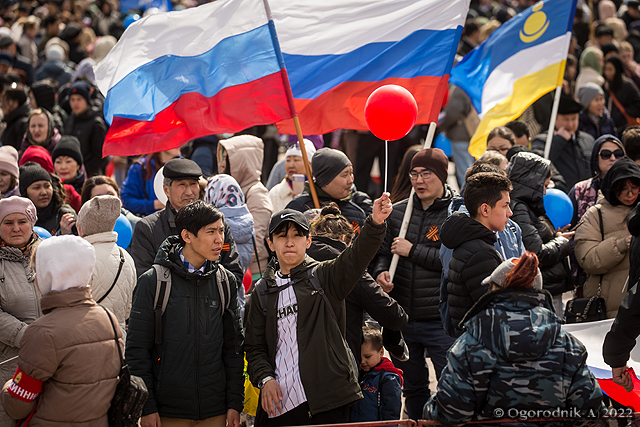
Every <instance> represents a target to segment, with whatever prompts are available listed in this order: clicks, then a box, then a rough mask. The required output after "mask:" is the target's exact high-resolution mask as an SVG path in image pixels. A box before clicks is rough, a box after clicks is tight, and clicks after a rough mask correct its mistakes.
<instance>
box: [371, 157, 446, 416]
mask: <svg viewBox="0 0 640 427" xmlns="http://www.w3.org/2000/svg"><path fill="white" fill-rule="evenodd" d="M448 166H449V161H448V159H447V156H446V155H445V154H444V152H443V151H442V150H440V149H437V148H428V149H424V150H421V151H419V152H418V153H416V155H415V156H414V157H413V159H412V161H411V169H410V171H409V177H410V178H411V185H412V186H413V189H414V190H415V195H414V196H413V211H412V215H411V220H410V222H409V228H408V230H407V235H406V237H405V238H400V237H397V236H398V234H399V232H400V227H401V225H402V219H403V217H404V213H405V211H406V209H407V203H408V199H406V200H403V201H401V202H398V203H396V204H395V205H394V207H393V212H392V213H391V215H390V216H389V218H388V219H387V235H386V238H385V241H384V243H383V244H382V246H381V248H380V250H379V251H378V255H377V257H376V259H375V261H374V263H373V264H372V268H371V275H372V276H373V277H375V278H377V279H376V280H377V281H378V283H379V284H380V286H381V287H382V289H384V290H385V291H386V292H387V293H389V295H390V296H391V297H393V298H394V299H395V300H396V301H398V303H399V304H400V305H401V306H402V308H404V310H405V311H406V312H407V313H408V314H409V323H407V326H406V327H405V328H404V329H403V330H402V333H403V334H404V340H405V342H406V344H407V346H408V347H409V360H408V361H404V362H401V361H399V360H398V359H395V360H394V361H393V362H394V364H395V365H396V366H397V367H399V368H400V369H402V370H403V371H404V387H403V390H404V394H405V397H406V406H407V412H408V414H409V418H411V419H418V418H420V417H421V416H422V408H423V407H424V404H425V403H426V401H427V399H428V398H429V394H430V393H429V372H428V369H427V368H426V365H425V360H424V352H425V349H426V350H427V351H428V353H429V357H430V358H431V361H432V362H433V365H434V367H435V370H436V376H437V377H438V378H440V372H441V371H442V369H443V368H444V367H445V366H446V363H447V362H446V353H447V351H448V350H449V347H450V346H451V344H452V343H453V341H454V340H453V338H451V337H449V336H448V335H447V334H446V333H445V331H444V327H443V326H442V321H441V319H440V312H439V300H440V276H441V274H442V264H441V262H440V258H439V255H440V227H441V225H442V223H443V222H444V220H445V219H446V218H447V214H448V212H447V208H448V206H449V203H450V202H451V200H452V199H453V198H454V197H457V196H458V194H457V193H456V191H455V190H453V189H452V188H451V187H449V185H447V184H446V180H447V176H448ZM394 254H398V255H400V261H399V262H398V268H397V270H396V273H395V276H394V279H393V282H391V280H390V275H389V265H390V264H391V258H392V257H393V255H394ZM392 356H393V355H392Z"/></svg>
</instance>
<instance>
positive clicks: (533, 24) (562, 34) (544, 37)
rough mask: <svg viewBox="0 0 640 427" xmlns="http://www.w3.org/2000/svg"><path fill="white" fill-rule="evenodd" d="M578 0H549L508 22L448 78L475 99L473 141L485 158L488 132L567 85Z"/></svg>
mask: <svg viewBox="0 0 640 427" xmlns="http://www.w3.org/2000/svg"><path fill="white" fill-rule="evenodd" d="M576 2H577V0H544V1H540V2H538V3H536V4H535V5H533V6H531V7H530V8H528V9H527V10H525V11H524V12H521V13H519V14H518V15H516V16H515V17H514V18H512V19H510V20H509V21H507V22H506V23H504V24H503V25H502V26H501V27H500V28H498V29H497V30H496V31H494V32H493V34H491V36H489V38H488V39H487V40H485V42H484V43H482V44H481V45H480V46H478V47H477V48H475V49H474V50H472V51H471V52H469V54H467V56H465V57H464V58H463V59H462V61H460V62H459V63H458V65H456V67H455V68H454V69H453V70H452V71H451V78H450V79H449V81H450V82H451V83H453V84H455V85H456V86H458V87H460V88H461V89H463V90H464V91H465V92H466V93H467V95H469V97H470V98H471V102H472V103H473V106H474V107H475V109H476V110H477V111H478V115H479V116H480V119H481V122H480V125H479V126H478V128H477V130H476V132H475V133H474V134H473V137H472V138H471V143H470V144H469V153H471V155H473V156H474V157H476V158H477V157H480V156H481V155H482V153H484V152H485V150H486V147H487V138H486V137H487V135H488V134H489V132H490V131H491V130H492V129H493V128H495V127H497V126H504V124H505V123H507V122H508V121H510V120H514V119H516V118H517V117H519V116H520V115H521V114H522V113H523V112H524V110H526V109H527V107H528V106H529V105H531V104H533V103H534V102H535V101H536V100H537V99H538V98H540V97H541V96H542V95H544V94H546V93H548V92H550V91H552V90H553V89H555V88H556V87H557V86H558V85H561V84H562V77H563V75H564V66H565V63H566V58H567V52H568V48H569V41H570V40H571V28H572V26H573V15H574V12H575V10H576Z"/></svg>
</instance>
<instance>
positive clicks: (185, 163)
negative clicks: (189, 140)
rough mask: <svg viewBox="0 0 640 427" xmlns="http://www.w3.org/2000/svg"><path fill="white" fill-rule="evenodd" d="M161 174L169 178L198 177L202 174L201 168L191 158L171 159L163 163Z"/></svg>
mask: <svg viewBox="0 0 640 427" xmlns="http://www.w3.org/2000/svg"><path fill="white" fill-rule="evenodd" d="M163 175H164V177H165V178H169V179H171V180H177V179H198V178H200V176H201V175H202V169H200V166H198V164H197V163H196V162H194V161H193V160H189V159H171V160H169V161H168V162H167V163H165V165H164V170H163Z"/></svg>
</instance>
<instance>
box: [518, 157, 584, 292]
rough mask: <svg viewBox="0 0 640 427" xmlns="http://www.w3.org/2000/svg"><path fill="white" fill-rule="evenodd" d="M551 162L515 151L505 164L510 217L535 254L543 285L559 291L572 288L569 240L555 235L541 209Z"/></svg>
mask: <svg viewBox="0 0 640 427" xmlns="http://www.w3.org/2000/svg"><path fill="white" fill-rule="evenodd" d="M549 168H550V163H549V161H548V160H545V159H543V158H542V157H540V156H538V155H537V154H533V153H524V152H523V153H518V154H517V155H516V156H514V157H512V158H511V161H510V162H509V166H507V176H508V177H509V179H510V180H511V184H512V185H513V191H511V210H512V211H513V216H512V217H511V219H512V220H513V221H514V222H516V223H517V224H518V225H519V226H520V228H521V229H522V243H524V247H525V248H526V249H527V250H528V251H531V252H533V253H534V254H536V255H537V257H538V261H539V262H540V271H541V272H542V278H543V283H544V285H543V286H544V289H546V290H548V291H549V292H551V294H552V295H560V294H562V293H563V292H565V291H568V290H570V289H571V288H572V283H571V275H570V271H569V264H568V261H567V257H568V256H569V255H570V254H571V244H570V242H569V240H568V239H566V238H564V237H556V236H555V234H556V233H555V228H554V227H553V225H552V224H551V221H550V220H549V218H547V215H546V211H545V209H544V200H543V189H544V181H545V180H546V179H547V177H548V176H549Z"/></svg>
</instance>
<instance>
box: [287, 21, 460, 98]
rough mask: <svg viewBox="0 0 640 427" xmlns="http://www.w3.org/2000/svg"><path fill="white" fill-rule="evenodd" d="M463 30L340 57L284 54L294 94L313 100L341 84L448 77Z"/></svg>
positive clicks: (422, 33)
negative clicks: (454, 46)
mask: <svg viewBox="0 0 640 427" xmlns="http://www.w3.org/2000/svg"><path fill="white" fill-rule="evenodd" d="M461 34H462V27H460V26H459V27H458V28H455V29H448V30H419V31H416V32H413V33H411V34H410V35H409V36H407V37H405V38H404V39H402V40H400V41H397V42H383V43H371V44H367V45H364V46H362V47H359V48H358V49H355V50H353V51H351V52H348V53H345V54H340V55H316V56H307V55H291V54H287V53H286V52H284V62H285V64H286V65H287V72H288V73H289V80H290V82H291V87H292V89H293V95H294V97H295V98H298V99H312V98H316V97H318V96H319V95H321V94H322V93H324V92H326V91H328V90H330V89H332V88H334V87H336V86H338V85H339V84H341V83H344V82H348V81H352V82H374V81H380V80H384V79H386V78H389V77H397V78H413V77H420V76H434V77H441V76H444V75H445V74H449V72H450V71H451V64H452V63H453V56H454V55H455V49H454V50H452V49H451V46H453V45H455V44H456V42H457V40H459V39H460V35H461Z"/></svg>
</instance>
